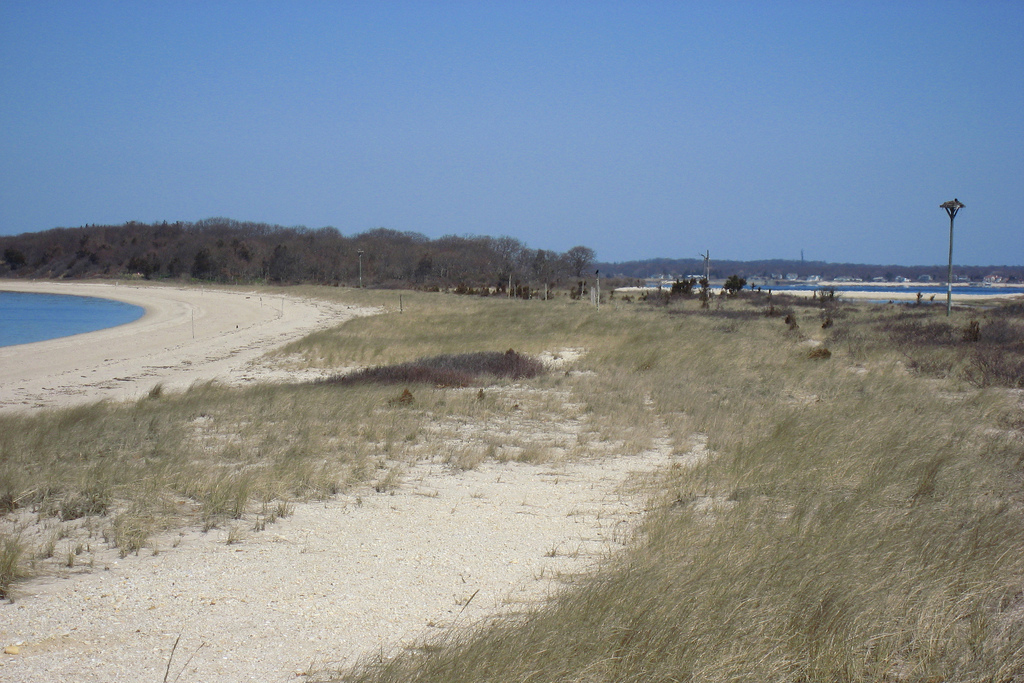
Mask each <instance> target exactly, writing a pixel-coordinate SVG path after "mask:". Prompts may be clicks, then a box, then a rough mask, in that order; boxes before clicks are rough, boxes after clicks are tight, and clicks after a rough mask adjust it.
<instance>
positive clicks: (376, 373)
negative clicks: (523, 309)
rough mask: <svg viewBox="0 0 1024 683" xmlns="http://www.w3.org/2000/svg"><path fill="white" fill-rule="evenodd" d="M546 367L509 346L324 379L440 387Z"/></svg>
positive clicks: (514, 375) (343, 382)
mask: <svg viewBox="0 0 1024 683" xmlns="http://www.w3.org/2000/svg"><path fill="white" fill-rule="evenodd" d="M543 370H544V366H543V364H542V363H541V362H540V361H538V360H536V359H535V358H530V357H529V356H526V355H523V354H520V353H517V352H516V351H514V350H512V349H509V350H508V351H506V352H505V353H500V352H497V351H481V352H477V353H461V354H446V355H440V356H432V357H430V358H421V359H419V360H415V361H412V362H411V363H400V364H397V365H382V366H377V367H373V368H366V369H364V370H358V371H356V372H353V373H349V374H347V375H343V376H338V377H330V378H327V379H325V380H321V382H322V383H326V384H341V385H351V384H410V383H420V384H433V385H435V386H441V387H466V386H469V385H470V384H472V383H473V382H474V381H475V380H476V379H477V378H479V377H481V376H484V375H489V376H492V377H503V378H508V379H522V378H529V377H536V376H537V375H539V374H541V373H542V372H543Z"/></svg>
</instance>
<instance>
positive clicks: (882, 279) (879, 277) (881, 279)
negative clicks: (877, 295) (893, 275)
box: [871, 275, 885, 282]
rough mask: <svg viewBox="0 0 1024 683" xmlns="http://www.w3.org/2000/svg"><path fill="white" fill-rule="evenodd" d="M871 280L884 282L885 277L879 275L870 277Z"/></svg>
mask: <svg viewBox="0 0 1024 683" xmlns="http://www.w3.org/2000/svg"><path fill="white" fill-rule="evenodd" d="M871 281H872V282H885V278H884V277H883V276H881V275H878V276H876V277H873V278H871Z"/></svg>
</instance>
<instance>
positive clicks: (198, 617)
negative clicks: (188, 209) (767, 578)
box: [0, 281, 704, 683]
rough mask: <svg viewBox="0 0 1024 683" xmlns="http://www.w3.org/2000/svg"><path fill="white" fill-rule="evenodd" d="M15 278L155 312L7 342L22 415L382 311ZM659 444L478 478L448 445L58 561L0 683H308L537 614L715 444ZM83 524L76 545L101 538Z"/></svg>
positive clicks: (150, 382)
mask: <svg viewBox="0 0 1024 683" xmlns="http://www.w3.org/2000/svg"><path fill="white" fill-rule="evenodd" d="M0 288H2V289H9V290H16V291H37V292H50V293H60V294H82V295H88V296H99V297H107V298H114V299H118V300H121V301H127V302H129V303H134V304H138V305H141V306H144V307H145V308H146V314H145V316H143V317H142V318H141V319H140V320H138V321H136V322H134V323H131V324H128V325H123V326H121V327H117V328H112V329H108V330H102V331H99V332H93V333H88V334H83V335H78V336H75V337H68V338H63V339H55V340H51V341H45V342H38V343H34V344H26V345H20V346H12V347H6V348H2V349H0V410H3V411H9V412H11V411H32V410H35V409H38V408H42V407H47V406H69V405H74V404H76V403H80V402H89V401H95V400H99V399H110V400H126V399H132V398H135V397H138V396H140V395H143V394H145V393H146V392H148V391H149V390H150V389H151V388H152V387H153V386H154V385H155V384H157V383H162V384H163V385H164V386H165V387H168V388H169V389H177V388H185V387H187V386H189V385H190V384H191V383H193V382H196V381H206V380H210V379H217V380H220V381H224V382H231V383H245V382H251V381H259V380H261V379H267V378H273V377H274V374H273V373H274V371H273V368H269V367H266V366H265V365H264V364H262V363H260V358H261V356H263V355H264V354H265V353H266V352H267V351H269V350H271V349H273V348H275V347H277V346H279V345H280V344H283V343H285V342H287V341H290V340H292V339H295V338H298V337H300V336H301V335H303V334H306V333H307V332H309V331H312V330H314V329H316V328H318V327H323V326H326V325H329V324H336V323H337V322H340V321H341V320H344V319H346V317H351V316H354V315H362V314H368V313H372V312H373V311H369V310H365V309H363V310H359V309H354V308H346V307H344V306H342V305H336V304H335V305H332V304H328V303H325V302H322V301H313V300H303V299H298V298H294V297H287V296H284V297H278V296H273V297H268V296H267V295H266V294H262V295H260V294H258V293H254V292H249V293H243V292H235V291H222V290H206V289H200V288H187V289H183V288H178V287H169V286H144V285H140V286H136V285H134V284H133V285H125V284H123V283H122V284H117V285H115V284H113V283H37V282H11V281H3V282H0ZM193 316H194V320H195V323H194V324H195V333H194V337H193V327H192V326H193ZM573 357H574V356H572V355H571V354H567V355H566V356H565V358H573ZM562 362H563V363H565V362H571V361H566V360H565V359H563V361H562ZM559 370H566V371H567V370H568V367H559ZM515 390H516V391H524V390H525V389H515ZM524 428H525V427H524ZM586 428H587V425H586V424H585V422H583V421H578V420H567V421H565V422H564V424H560V429H563V430H568V431H569V432H573V431H574V430H575V431H577V432H580V433H582V432H583V431H584V430H585V429H586ZM658 428H659V429H661V430H663V429H664V427H663V426H659V427H658ZM655 443H656V446H655V447H654V448H652V449H651V450H650V451H647V452H645V453H642V454H639V455H636V456H632V457H613V456H614V454H607V455H606V457H604V458H594V459H587V460H585V461H583V462H575V463H574V462H569V463H564V462H563V463H552V464H546V465H531V464H519V463H505V464H500V463H484V464H482V465H480V466H479V467H477V468H476V469H474V470H470V471H461V470H457V469H453V468H451V467H450V466H448V465H446V464H444V460H443V458H442V457H440V454H439V455H438V456H435V457H427V458H425V459H424V460H422V461H420V462H417V463H414V464H412V465H411V466H410V468H409V469H408V471H407V472H406V474H405V476H404V477H403V483H402V485H401V486H399V487H398V488H397V489H395V490H393V491H391V492H389V493H383V494H382V493H378V492H376V491H375V490H374V489H373V488H372V487H370V486H365V487H362V488H360V489H357V490H353V491H349V492H346V493H345V494H341V495H337V496H335V497H332V498H331V499H329V500H326V501H321V502H308V503H302V502H296V503H294V506H293V510H292V514H290V515H289V516H287V517H284V518H282V519H280V520H278V521H277V522H276V523H275V524H272V525H270V526H268V527H267V528H266V529H265V530H262V531H255V530H251V529H250V527H249V526H245V524H246V523H245V522H244V521H243V522H240V523H239V524H240V525H242V526H240V527H239V528H229V527H224V528H217V529H213V530H211V531H210V532H208V533H203V532H201V531H199V530H197V529H182V530H173V531H170V532H167V533H164V534H161V535H159V536H158V537H155V538H153V539H152V541H151V542H150V543H149V544H148V545H147V547H146V548H145V549H143V550H142V551H141V552H140V553H139V554H137V555H129V556H127V557H124V558H122V557H120V556H119V554H118V552H117V549H116V548H112V547H109V546H107V545H106V544H104V543H102V542H101V541H99V540H92V541H91V542H89V546H88V547H89V550H87V552H85V553H84V554H83V555H82V556H81V557H80V558H79V560H78V561H77V562H76V563H75V565H74V566H73V567H70V566H69V567H61V566H59V565H57V564H54V563H50V564H47V565H46V566H45V567H44V568H42V570H41V573H40V574H39V575H38V576H36V577H35V578H33V579H30V580H27V581H23V582H20V583H18V584H17V585H16V586H15V589H14V591H13V600H10V601H5V602H3V603H2V604H0V680H4V681H7V680H10V681H15V680H16V681H23V682H25V683H36V682H37V683H44V682H48V681H54V680H68V681H71V680H73V681H97V682H99V681H103V682H110V681H125V682H128V681H132V682H134V681H138V680H147V681H159V680H164V677H165V676H166V680H176V681H182V682H183V683H184V682H186V681H189V682H191V681H206V682H214V683H218V682H220V683H229V682H235V681H250V680H251V681H289V680H307V679H308V678H309V677H310V676H313V677H314V678H315V677H316V674H318V673H322V672H325V671H330V670H334V669H336V668H337V667H343V666H348V665H351V664H353V663H354V662H355V661H356V660H358V659H359V658H361V657H366V656H378V655H380V654H390V653H392V652H395V651H397V650H399V649H401V648H402V647H404V646H406V645H409V644H411V643H413V642H415V641H418V640H421V639H423V638H427V637H430V636H436V635H444V634H445V633H450V632H451V631H450V630H449V629H452V628H455V627H462V626H466V625H470V624H473V623H478V622H479V621H480V620H485V619H488V618H491V617H493V616H494V615H496V614H500V613H504V612H508V611H510V610H511V611H519V610H522V609H524V608H527V607H529V606H530V605H533V604H536V602H537V601H539V600H542V599H544V598H545V597H546V596H547V595H549V594H550V592H551V591H553V590H556V589H557V588H558V587H559V586H560V585H563V581H564V579H565V578H566V577H568V576H573V575H576V574H578V573H580V572H586V571H588V570H590V569H592V568H593V567H595V566H596V564H597V563H599V562H600V561H601V560H602V559H603V558H607V557H608V556H609V554H611V553H615V552H617V551H619V550H621V549H622V548H623V547H624V544H625V543H627V542H628V541H629V538H630V536H631V533H632V531H633V529H635V527H636V525H637V524H638V523H639V521H640V520H641V519H642V518H643V513H644V512H645V508H646V505H647V504H648V500H647V494H646V491H647V490H648V489H646V488H645V487H644V486H642V485H640V483H639V482H638V480H637V478H636V477H637V475H643V476H644V478H645V479H647V480H648V483H649V481H650V478H651V477H652V475H653V474H654V473H655V472H657V471H659V470H661V469H663V468H666V467H669V466H671V465H672V464H673V463H684V462H687V461H693V460H695V459H699V458H700V457H704V456H703V453H702V452H701V451H700V450H699V449H698V450H697V451H695V452H694V453H691V454H687V455H679V454H675V453H673V449H672V448H671V447H670V443H669V440H668V439H667V438H658V439H656V440H655ZM440 447H441V444H438V448H439V449H440ZM608 456H612V457H608ZM26 514H28V513H26ZM31 519H35V517H34V516H32V515H30V514H29V517H27V518H26V520H27V521H26V523H29V522H30V521H31ZM44 523H48V522H40V524H44ZM69 524H70V526H68V528H67V529H66V531H67V532H68V533H70V536H69V537H68V538H67V539H65V540H64V541H62V542H63V543H65V544H67V543H72V542H77V541H76V539H86V540H87V539H91V538H93V537H92V536H91V535H88V536H87V535H86V534H87V530H86V529H85V527H84V526H83V527H82V528H72V527H74V525H75V524H77V522H75V523H69ZM83 524H84V522H83ZM65 526H67V525H65ZM39 533H43V534H45V533H52V532H48V531H46V529H43V528H42V527H40V529H39Z"/></svg>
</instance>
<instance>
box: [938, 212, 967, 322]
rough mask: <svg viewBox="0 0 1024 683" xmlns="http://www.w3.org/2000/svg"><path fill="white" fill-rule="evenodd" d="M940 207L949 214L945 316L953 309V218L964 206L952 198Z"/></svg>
mask: <svg viewBox="0 0 1024 683" xmlns="http://www.w3.org/2000/svg"><path fill="white" fill-rule="evenodd" d="M939 208H940V209H945V210H946V213H948V214H949V270H948V271H946V317H949V314H950V312H951V311H952V310H953V219H954V218H956V213H957V211H959V210H960V209H962V208H964V205H963V204H961V203H960V200H959V199H956V198H955V197H954V198H953V201H951V202H945V203H944V204H939Z"/></svg>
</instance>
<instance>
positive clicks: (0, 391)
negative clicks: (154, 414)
mask: <svg viewBox="0 0 1024 683" xmlns="http://www.w3.org/2000/svg"><path fill="white" fill-rule="evenodd" d="M0 290H8V291H18V292H43V293H47V294H68V295H78V296H95V297H101V298H107V299H117V300H120V301H125V302H128V303H131V304H136V305H138V306H142V307H144V308H145V309H146V313H145V315H143V317H142V318H140V319H139V320H137V321H135V322H133V323H129V324H127V325H121V326H118V327H113V328H108V329H105V330H99V331H97V332H89V333H86V334H78V335H74V336H71V337H63V338H60V339H51V340H48V341H43V342H37V343H34V344H20V345H17V346H6V347H0V411H11V410H26V409H31V408H34V407H58V406H68V405H74V404H76V403H87V402H90V401H97V400H100V399H112V400H127V399H134V398H138V397H140V396H142V395H144V394H145V393H146V392H148V391H149V390H150V389H152V388H153V386H154V385H156V384H157V383H163V385H164V386H165V387H166V388H168V389H184V388H187V387H188V386H189V385H191V384H192V383H193V382H196V381H205V380H211V379H216V380H219V381H224V382H227V383H239V382H245V381H253V380H258V379H261V378H263V377H264V376H265V375H266V374H268V373H269V370H268V369H266V368H261V367H258V366H257V365H256V363H255V362H256V361H257V360H258V359H259V358H260V357H261V356H263V355H264V354H265V353H266V352H267V351H269V350H271V349H273V348H276V347H278V346H280V345H282V344H284V343H286V342H289V341H292V340H294V339H298V338H300V337H302V336H304V335H306V334H308V333H309V332H311V331H313V330H314V329H317V328H320V327H325V326H328V325H332V324H337V323H339V322H342V321H344V320H346V319H348V318H351V317H353V316H355V315H364V314H368V313H371V312H372V311H371V310H369V309H359V308H356V307H351V306H345V305H343V304H332V303H328V302H325V301H321V300H315V299H299V298H296V297H291V296H288V295H287V294H282V295H280V296H277V295H268V294H266V293H257V292H243V291H229V290H219V289H207V288H199V287H188V288H181V287H174V286H162V285H148V284H147V285H141V284H124V283H120V284H114V283H113V282H104V283H80V282H74V283H64V282H23V281H17V280H0Z"/></svg>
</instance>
